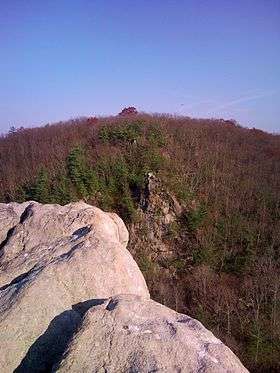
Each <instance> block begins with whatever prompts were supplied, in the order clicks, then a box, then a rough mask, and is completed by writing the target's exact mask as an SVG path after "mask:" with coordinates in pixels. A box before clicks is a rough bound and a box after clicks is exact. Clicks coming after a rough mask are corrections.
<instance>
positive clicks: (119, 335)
mask: <svg viewBox="0 0 280 373" xmlns="http://www.w3.org/2000/svg"><path fill="white" fill-rule="evenodd" d="M54 370H55V371H57V370H58V371H59V372H61V373H64V372H65V373H66V372H75V373H78V372H84V373H99V372H106V373H115V372H134V373H138V372H145V373H146V372H169V373H173V372H174V373H183V372H184V373H186V372H189V373H190V372H197V373H202V372H203V373H220V372H224V373H225V372H227V373H233V372H236V373H237V372H238V373H242V372H248V371H247V369H245V368H244V367H243V365H242V364H241V362H240V361H239V359H238V358H237V357H236V356H235V355H234V354H233V353H232V352H231V350H230V349H229V348H227V347H226V346H225V345H224V344H223V343H222V342H221V341H220V340H219V339H217V338H216V337H214V335H213V334H212V333H211V332H209V331H208V330H207V329H205V328H204V327H203V325H202V324H201V323H200V322H199V321H197V320H195V319H192V318H191V317H188V316H186V315H183V314H179V313H177V312H175V311H172V310H171V309H169V308H167V307H165V306H163V305H161V304H159V303H156V302H154V301H152V300H148V299H143V298H142V299H141V297H139V296H135V295H134V296H133V295H121V296H116V297H113V298H111V299H108V300H106V301H104V302H103V304H101V305H97V306H93V307H92V308H90V309H89V311H88V312H87V313H86V315H85V317H84V319H83V321H82V323H81V326H80V328H79V331H78V332H77V333H76V334H75V335H74V336H73V338H72V340H71V342H70V344H69V347H68V351H67V353H66V354H65V355H64V357H63V359H62V361H61V362H60V364H59V366H57V367H55V369H54Z"/></svg>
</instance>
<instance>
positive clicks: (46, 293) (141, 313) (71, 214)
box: [0, 202, 246, 373]
mask: <svg viewBox="0 0 280 373" xmlns="http://www.w3.org/2000/svg"><path fill="white" fill-rule="evenodd" d="M0 239H1V242H0V270H1V271H0V340H1V344H0V371H1V372H3V373H5V372H12V371H16V372H50V371H62V372H64V371H67V372H81V371H83V372H128V371H129V372H151V371H159V372H191V371H192V372H243V371H244V372H245V371H246V369H245V368H244V367H243V366H242V364H241V363H240V361H239V360H238V358H237V357H236V356H235V355H234V354H233V353H232V352H231V351H230V350H229V349H228V348H227V347H226V346H225V345H223V344H222V342H221V341H219V340H218V339H217V338H215V337H214V336H213V334H212V333H211V332H209V331H208V330H207V329H205V328H204V327H203V326H202V325H201V324H200V323H199V322H198V321H196V320H194V319H192V318H190V317H188V316H185V315H182V314H179V313H177V312H175V311H172V310H170V309H168V308H167V307H165V306H162V305H160V304H158V303H156V302H154V301H152V300H150V297H149V292H148V289H147V286H146V283H145V280H144V278H143V276H142V274H141V272H140V270H139V268H138V266H137V265H136V263H135V262H134V260H133V258H132V257H131V255H130V254H129V252H128V251H127V250H126V245H127V242H128V232H127V229H126V227H125V225H124V223H123V222H122V220H121V219H120V218H119V217H118V216H117V215H116V214H111V213H105V212H103V211H101V210H100V209H98V208H95V207H92V206H90V205H87V204H85V203H83V202H78V203H71V204H68V205H66V206H63V207H62V206H59V205H41V204H39V203H36V202H25V203H23V204H17V203H10V204H0ZM120 294H125V295H120Z"/></svg>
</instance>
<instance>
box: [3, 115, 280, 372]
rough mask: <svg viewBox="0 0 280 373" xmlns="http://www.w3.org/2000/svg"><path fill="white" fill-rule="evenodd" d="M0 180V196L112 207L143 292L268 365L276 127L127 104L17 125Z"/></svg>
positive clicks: (275, 345)
mask: <svg viewBox="0 0 280 373" xmlns="http://www.w3.org/2000/svg"><path fill="white" fill-rule="evenodd" d="M0 182H1V190H0V201H1V202H5V203H7V202H11V201H17V202H24V201H27V200H35V201H38V202H41V203H47V204H50V203H52V204H54V203H57V204H61V205H65V204H67V203H69V202H72V201H79V200H84V201H86V202H87V203H89V204H91V205H94V206H98V207H100V208H102V209H104V210H106V211H113V212H116V213H118V214H119V215H120V216H121V217H122V218H123V219H124V220H125V222H126V224H127V227H128V230H129V232H130V242H129V246H128V248H129V250H130V252H131V253H132V254H133V256H134V258H135V260H136V262H137V263H138V265H139V267H140V269H141V270H142V272H143V274H144V277H145V279H146V281H147V284H148V287H149V291H150V293H151V297H152V298H153V299H155V300H156V301H158V302H160V303H162V304H164V305H166V306H168V307H171V308H173V309H175V310H176V311H178V312H183V313H187V314H189V315H191V316H192V317H195V318H197V319H198V320H200V321H201V322H203V324H204V325H205V326H206V327H207V328H208V329H210V330H211V331H212V332H213V333H214V334H215V335H216V336H217V337H218V338H220V339H222V341H223V342H225V343H226V344H227V345H228V346H229V347H230V348H231V349H232V350H233V351H234V352H235V353H236V354H237V355H238V356H239V358H240V359H241V361H242V362H243V363H244V365H245V366H246V367H248V368H249V369H250V370H251V371H255V372H261V371H268V370H269V371H277V370H279V345H280V310H279V307H280V300H279V297H280V295H279V294H280V289H279V276H280V256H279V248H280V136H279V135H272V134H268V133H265V132H263V131H260V130H256V129H247V128H242V127H241V126H239V125H238V124H236V123H235V122H234V121H224V120H214V119H211V120H206V119H201V120H200V119H191V118H188V117H178V118H175V117H172V116H164V115H154V116H150V115H139V114H135V113H132V114H129V115H123V116H118V117H108V118H82V119H77V120H72V121H68V122H63V123H62V122H61V123H57V124H53V125H47V126H45V127H40V128H32V129H24V128H21V129H19V130H14V131H12V133H10V134H8V135H6V136H2V137H1V139H0Z"/></svg>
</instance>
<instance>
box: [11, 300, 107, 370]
mask: <svg viewBox="0 0 280 373" xmlns="http://www.w3.org/2000/svg"><path fill="white" fill-rule="evenodd" d="M104 301H105V299H90V300H87V301H85V302H80V303H77V304H74V305H73V306H72V309H71V310H67V311H64V312H62V313H61V314H60V315H58V316H56V317H55V318H54V319H53V320H52V321H51V322H50V324H49V326H48V328H47V330H46V331H45V333H44V334H42V335H41V336H40V337H39V338H38V339H37V340H36V341H35V342H34V343H33V345H32V346H31V347H30V348H29V350H28V352H27V354H26V356H25V357H24V358H23V360H22V361H21V363H20V365H19V366H18V367H17V368H16V369H15V370H14V373H30V372H32V373H39V372H40V373H50V372H52V371H53V370H52V369H53V366H54V365H56V364H58V363H59V361H60V360H61V358H62V356H63V354H64V352H65V351H66V349H67V346H68V344H69V342H70V340H71V338H72V337H73V335H74V334H75V333H76V331H77V330H78V328H79V326H80V323H81V321H82V317H83V316H84V314H85V313H86V312H87V311H88V310H89V308H91V307H93V306H97V305H100V304H102V303H104Z"/></svg>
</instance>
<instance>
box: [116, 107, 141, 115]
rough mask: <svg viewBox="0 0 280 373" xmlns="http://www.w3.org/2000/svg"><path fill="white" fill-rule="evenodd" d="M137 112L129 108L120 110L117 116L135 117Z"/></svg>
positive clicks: (133, 108)
mask: <svg viewBox="0 0 280 373" xmlns="http://www.w3.org/2000/svg"><path fill="white" fill-rule="evenodd" d="M137 114H138V111H137V109H136V108H135V107H133V106H129V107H125V108H124V109H122V111H121V112H120V113H119V114H118V115H120V116H126V115H137Z"/></svg>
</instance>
